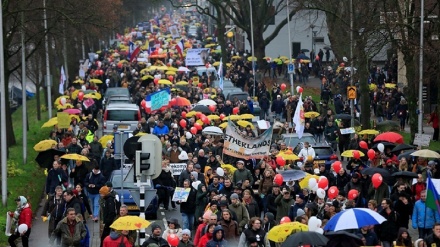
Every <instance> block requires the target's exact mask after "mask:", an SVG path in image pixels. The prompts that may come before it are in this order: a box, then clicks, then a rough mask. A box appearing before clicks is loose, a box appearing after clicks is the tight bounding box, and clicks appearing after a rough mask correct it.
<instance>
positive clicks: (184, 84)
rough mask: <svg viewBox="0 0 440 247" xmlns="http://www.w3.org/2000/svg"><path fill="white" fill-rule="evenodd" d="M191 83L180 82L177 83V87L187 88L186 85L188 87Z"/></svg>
mask: <svg viewBox="0 0 440 247" xmlns="http://www.w3.org/2000/svg"><path fill="white" fill-rule="evenodd" d="M188 84H189V83H188V82H186V81H179V82H176V85H178V86H186V85H188Z"/></svg>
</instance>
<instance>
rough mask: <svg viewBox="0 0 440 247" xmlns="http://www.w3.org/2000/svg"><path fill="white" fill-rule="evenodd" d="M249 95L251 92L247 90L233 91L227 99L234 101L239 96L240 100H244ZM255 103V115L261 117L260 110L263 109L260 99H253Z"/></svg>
mask: <svg viewBox="0 0 440 247" xmlns="http://www.w3.org/2000/svg"><path fill="white" fill-rule="evenodd" d="M248 97H249V94H248V93H247V92H232V93H229V94H228V95H227V96H226V99H227V100H230V101H234V99H235V98H237V99H238V100H239V101H243V100H246V101H247V98H248ZM253 105H254V113H253V115H254V116H257V117H258V119H259V117H260V111H261V108H260V105H259V104H258V101H255V100H254V101H253Z"/></svg>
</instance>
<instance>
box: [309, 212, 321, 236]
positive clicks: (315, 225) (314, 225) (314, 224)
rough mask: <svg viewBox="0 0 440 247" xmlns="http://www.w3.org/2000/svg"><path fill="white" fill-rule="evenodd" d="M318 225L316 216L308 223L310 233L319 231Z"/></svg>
mask: <svg viewBox="0 0 440 247" xmlns="http://www.w3.org/2000/svg"><path fill="white" fill-rule="evenodd" d="M318 223H319V222H318V218H316V216H312V217H310V219H309V222H308V226H309V231H310V232H314V231H315V230H316V229H318Z"/></svg>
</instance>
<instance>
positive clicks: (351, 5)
mask: <svg viewBox="0 0 440 247" xmlns="http://www.w3.org/2000/svg"><path fill="white" fill-rule="evenodd" d="M353 25H354V24H353V0H350V66H351V68H350V86H353V74H354V63H353ZM350 116H351V123H350V127H354V100H353V99H351V100H350Z"/></svg>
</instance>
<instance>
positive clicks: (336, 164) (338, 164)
mask: <svg viewBox="0 0 440 247" xmlns="http://www.w3.org/2000/svg"><path fill="white" fill-rule="evenodd" d="M332 166H333V170H335V172H336V173H339V171H340V170H341V169H342V164H341V161H335V162H333V164H332Z"/></svg>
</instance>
